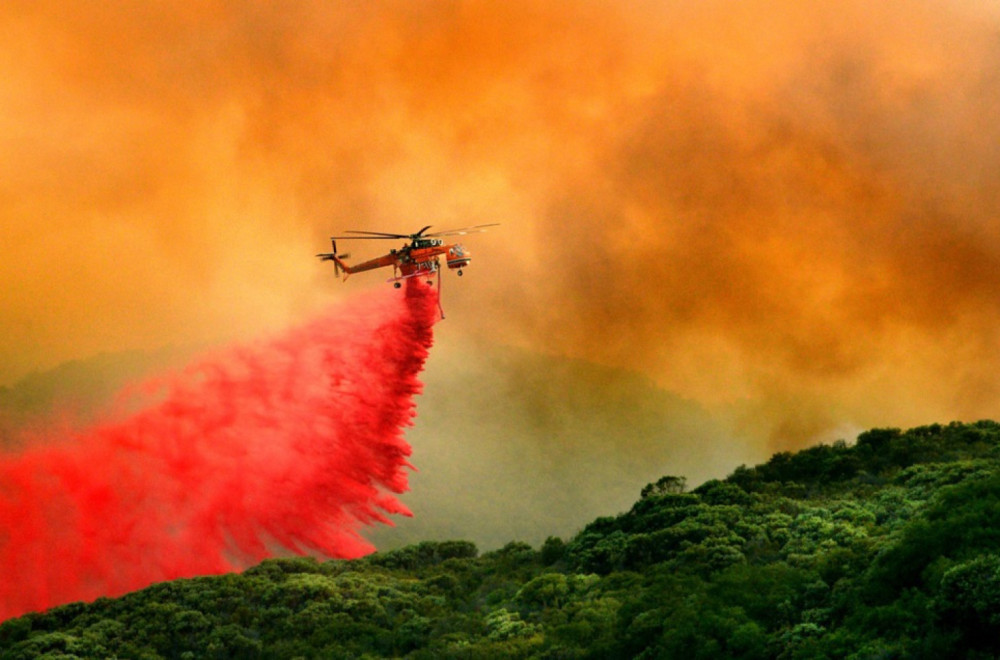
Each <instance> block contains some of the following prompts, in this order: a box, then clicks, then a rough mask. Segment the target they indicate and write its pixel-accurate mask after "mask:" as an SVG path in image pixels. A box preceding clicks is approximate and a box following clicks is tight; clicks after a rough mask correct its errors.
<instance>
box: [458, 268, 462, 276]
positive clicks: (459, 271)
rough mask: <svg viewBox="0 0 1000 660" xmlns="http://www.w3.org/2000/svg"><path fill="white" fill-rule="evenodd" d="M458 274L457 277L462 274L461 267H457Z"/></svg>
mask: <svg viewBox="0 0 1000 660" xmlns="http://www.w3.org/2000/svg"><path fill="white" fill-rule="evenodd" d="M458 276H459V277H461V276H462V269H461V268H459V269H458Z"/></svg>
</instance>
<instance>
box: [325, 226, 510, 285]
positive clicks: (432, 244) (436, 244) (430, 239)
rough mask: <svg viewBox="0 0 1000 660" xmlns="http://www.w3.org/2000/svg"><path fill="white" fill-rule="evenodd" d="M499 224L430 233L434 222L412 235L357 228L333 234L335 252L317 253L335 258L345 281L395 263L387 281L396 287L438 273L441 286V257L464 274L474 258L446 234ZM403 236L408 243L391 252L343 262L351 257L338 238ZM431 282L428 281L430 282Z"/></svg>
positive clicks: (457, 233) (473, 230)
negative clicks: (446, 239) (340, 250)
mask: <svg viewBox="0 0 1000 660" xmlns="http://www.w3.org/2000/svg"><path fill="white" fill-rule="evenodd" d="M499 224H500V223H491V224H486V225H475V226H473V227H464V228H462V229H449V230H447V231H439V232H432V233H427V230H428V229H430V228H431V227H432V225H427V226H426V227H424V228H423V229H421V230H420V231H418V232H416V233H413V234H389V233H385V232H379V231H356V230H348V231H346V232H344V233H346V234H357V235H356V236H333V237H331V238H330V241H331V243H332V244H333V252H322V253H320V254H317V255H316V256H317V257H319V258H320V259H321V260H322V261H332V262H333V268H334V273H336V274H337V276H340V273H341V271H343V273H344V279H345V280H346V279H347V277H348V276H349V275H353V274H354V273H360V272H363V271H366V270H374V269H376V268H384V267H386V266H392V271H393V276H392V277H391V278H389V279H388V280H387V281H389V282H392V284H393V286H394V287H396V288H397V289H398V288H399V287H400V286H401V282H402V280H406V279H409V278H411V277H428V278H429V277H430V276H432V275H435V274H436V275H437V277H438V285H439V286H440V283H441V257H442V256H443V257H445V263H447V265H448V268H449V269H451V270H455V271H457V273H458V275H459V276H461V275H462V269H463V268H465V267H466V266H468V265H469V262H470V261H472V254H471V253H469V251H468V250H466V249H465V248H464V247H462V245H461V244H459V243H445V242H444V241H443V240H442V238H443V237H445V236H463V235H465V234H478V233H481V232H484V231H486V228H487V227H497V226H499ZM398 239H404V240H407V241H409V243H407V244H405V245H403V247H401V248H399V249H394V250H389V253H388V254H384V255H382V256H381V257H376V258H375V259H369V260H368V261H363V262H361V263H359V264H355V265H353V266H351V265H348V264H347V263H345V262H344V259H348V258H350V255H349V254H337V241H338V240H398ZM431 283H432V282H431V281H430V280H428V284H431Z"/></svg>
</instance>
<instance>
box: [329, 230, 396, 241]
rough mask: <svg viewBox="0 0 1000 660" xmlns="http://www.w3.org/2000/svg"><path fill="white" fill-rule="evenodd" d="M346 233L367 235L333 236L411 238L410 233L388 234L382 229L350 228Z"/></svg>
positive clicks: (350, 237)
mask: <svg viewBox="0 0 1000 660" xmlns="http://www.w3.org/2000/svg"><path fill="white" fill-rule="evenodd" d="M344 233H345V234H365V236H331V238H336V239H341V238H343V239H359V238H409V237H410V235H409V234H387V233H385V232H381V231H357V230H354V229H348V230H347V231H346V232H344Z"/></svg>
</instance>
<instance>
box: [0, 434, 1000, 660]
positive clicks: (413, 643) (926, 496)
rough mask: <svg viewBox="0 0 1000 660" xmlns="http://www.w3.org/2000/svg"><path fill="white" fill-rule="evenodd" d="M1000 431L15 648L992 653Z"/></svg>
mask: <svg viewBox="0 0 1000 660" xmlns="http://www.w3.org/2000/svg"><path fill="white" fill-rule="evenodd" d="M998 465H1000V425H998V424H996V423H994V422H989V421H982V422H977V423H975V424H959V423H953V424H949V425H947V426H940V425H933V426H926V427H920V428H916V429H911V430H909V431H906V432H903V431H900V430H898V429H877V430H872V431H868V432H866V433H863V434H861V435H860V436H859V437H858V440H857V443H856V444H854V445H850V446H849V445H847V444H845V443H837V444H835V445H832V446H817V447H812V448H810V449H806V450H803V451H800V452H798V453H794V454H792V453H781V454H777V455H775V456H773V457H772V458H771V459H770V460H769V461H768V462H767V463H764V464H762V465H758V466H756V467H740V468H738V469H737V470H736V471H735V472H734V473H733V474H732V475H731V476H730V477H728V478H727V479H725V480H713V481H709V482H706V483H705V484H703V485H701V486H699V487H698V488H696V489H695V490H694V491H693V492H690V493H688V492H684V481H683V479H681V478H679V477H673V476H667V477H664V478H662V479H659V480H658V481H656V482H653V483H651V484H649V485H648V486H647V487H646V488H645V489H643V492H642V497H641V499H640V500H639V501H637V502H636V503H635V504H634V505H633V506H632V508H631V509H630V510H629V511H627V512H625V513H622V514H620V515H617V516H613V517H605V518H599V519H597V520H594V521H593V522H592V523H590V524H589V525H587V527H586V528H584V529H583V530H582V531H581V532H580V533H579V534H577V535H576V536H575V537H573V538H571V539H569V540H568V541H563V540H560V539H558V538H555V537H550V538H549V539H548V540H546V541H545V542H544V543H543V544H542V545H541V547H540V548H539V549H533V548H532V547H530V546H528V545H526V544H523V543H511V544H508V545H507V546H505V547H503V548H501V549H499V550H496V551H493V552H488V553H485V554H482V555H480V554H478V552H477V550H476V548H475V546H474V545H473V544H472V543H470V542H464V541H449V542H437V543H434V542H425V543H421V544H418V545H414V546H409V547H405V548H401V549H398V550H393V551H389V552H385V553H379V554H375V555H372V556H369V557H367V558H365V559H361V560H356V561H350V562H345V561H336V562H325V563H318V562H316V561H314V560H311V559H276V560H269V561H265V562H263V563H262V564H260V565H258V566H256V567H254V568H252V569H250V570H248V571H246V572H245V573H244V574H242V575H224V576H219V577H210V578H196V579H190V580H178V581H175V582H169V583H162V584H159V585H154V586H153V587H150V588H148V589H145V590H143V591H139V592H135V593H132V594H129V595H127V596H124V597H122V598H119V599H114V600H111V599H102V600H98V601H96V602H94V603H90V604H73V605H68V606H64V607H60V608H56V609H54V610H51V611H49V612H46V613H41V614H33V615H28V616H25V617H21V618H19V619H14V620H10V621H7V622H5V623H3V624H2V625H0V658H29V657H30V658H34V657H39V656H40V655H44V654H49V656H48V657H110V656H115V655H117V656H118V657H147V658H156V657H166V658H187V657H199V658H200V657H316V658H320V657H322V658H338V657H341V658H349V657H350V658H355V657H365V656H367V657H410V658H439V657H451V658H480V657H544V658H585V657H595V658H607V657H645V658H654V657H655V658H659V657H685V658H687V657H690V658H718V657H740V658H775V657H777V658H844V657H857V658H869V657H881V658H894V657H934V658H941V657H956V656H957V657H993V656H995V655H996V654H998V653H1000V635H998V634H997V633H998V632H1000V616H998V614H997V612H1000V507H998V506H997V504H998V502H1000V473H998V471H997V467H998Z"/></svg>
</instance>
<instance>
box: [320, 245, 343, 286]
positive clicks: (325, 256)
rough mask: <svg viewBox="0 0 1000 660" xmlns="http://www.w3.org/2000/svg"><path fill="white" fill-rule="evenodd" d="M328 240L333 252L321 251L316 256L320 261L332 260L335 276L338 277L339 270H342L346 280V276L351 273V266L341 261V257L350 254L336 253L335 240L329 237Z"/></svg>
mask: <svg viewBox="0 0 1000 660" xmlns="http://www.w3.org/2000/svg"><path fill="white" fill-rule="evenodd" d="M330 242H331V243H332V244H333V252H322V253H320V254H317V255H316V256H317V257H319V258H320V261H332V262H333V272H334V273H335V274H336V275H337V277H340V271H341V270H343V271H344V279H345V280H346V279H347V276H348V275H350V274H351V267H350V266H348V265H347V264H345V263H344V262H343V261H341V259H347V258H348V257H350V256H351V255H349V254H337V241H336V240H334V239H332V238H331V239H330Z"/></svg>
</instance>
